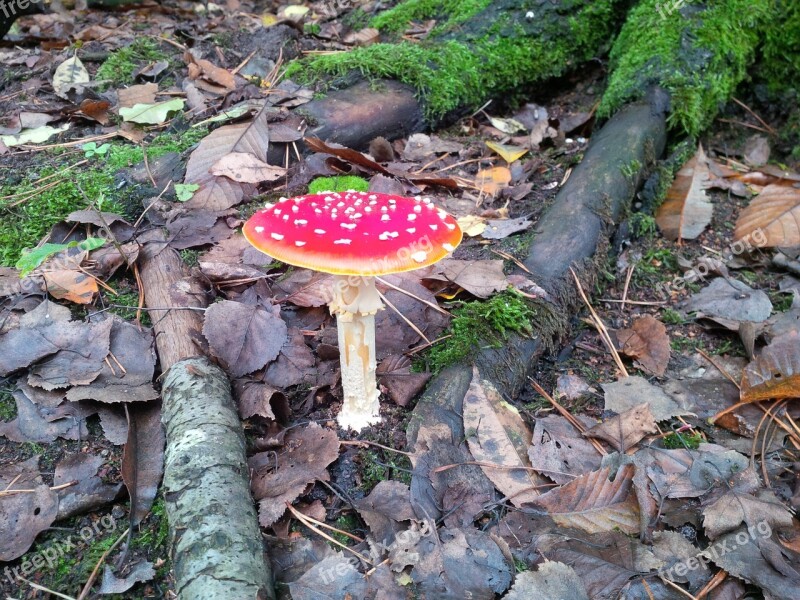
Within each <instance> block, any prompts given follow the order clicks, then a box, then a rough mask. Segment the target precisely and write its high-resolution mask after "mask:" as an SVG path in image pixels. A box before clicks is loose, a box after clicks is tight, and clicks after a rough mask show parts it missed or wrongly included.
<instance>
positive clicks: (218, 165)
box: [209, 152, 286, 183]
mask: <svg viewBox="0 0 800 600" xmlns="http://www.w3.org/2000/svg"><path fill="white" fill-rule="evenodd" d="M209 171H210V173H211V174H212V175H216V176H218V177H227V178H228V179H232V180H233V181H237V182H239V183H261V182H262V181H275V180H276V179H280V178H281V177H283V176H284V175H286V169H284V168H283V167H274V166H272V165H268V164H267V163H265V162H264V161H262V160H259V159H257V158H256V157H255V156H253V155H252V154H250V153H249V152H231V153H229V154H226V155H225V156H223V157H222V158H220V159H219V160H218V161H217V162H215V163H214V164H213V165H212V166H211V169H210V170H209Z"/></svg>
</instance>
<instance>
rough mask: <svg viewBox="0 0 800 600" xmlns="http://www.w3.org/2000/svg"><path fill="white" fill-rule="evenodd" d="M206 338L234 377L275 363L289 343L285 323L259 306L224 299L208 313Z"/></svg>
mask: <svg viewBox="0 0 800 600" xmlns="http://www.w3.org/2000/svg"><path fill="white" fill-rule="evenodd" d="M203 335H204V336H205V338H206V339H207V340H208V343H209V346H210V347H211V353H212V354H213V355H214V356H215V357H216V358H218V359H220V360H221V361H222V362H223V363H224V364H225V367H226V369H227V370H228V372H229V373H230V374H231V375H233V376H234V377H241V376H242V375H246V374H247V373H252V372H253V371H256V370H258V369H260V368H261V367H263V366H264V365H265V364H267V363H268V362H271V361H273V360H275V359H276V358H277V357H278V354H279V353H280V350H281V348H282V347H283V345H284V343H285V342H286V336H287V328H286V323H284V322H283V320H282V319H281V318H280V317H279V316H276V315H274V314H272V313H271V312H269V311H267V310H265V309H263V308H261V307H260V306H252V305H251V306H248V305H246V304H241V303H239V302H231V301H230V300H223V301H222V302H217V303H216V304H212V305H211V306H210V307H208V309H207V310H206V314H205V323H204V325H203Z"/></svg>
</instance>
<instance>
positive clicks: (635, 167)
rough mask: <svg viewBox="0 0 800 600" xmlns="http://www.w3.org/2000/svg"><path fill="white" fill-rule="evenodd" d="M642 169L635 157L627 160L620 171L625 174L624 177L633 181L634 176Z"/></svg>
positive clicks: (634, 179)
mask: <svg viewBox="0 0 800 600" xmlns="http://www.w3.org/2000/svg"><path fill="white" fill-rule="evenodd" d="M641 170H642V163H640V162H639V161H638V160H636V159H635V158H634V159H633V160H632V161H631V162H629V163H628V164H627V165H622V167H621V168H620V171H622V174H623V175H624V176H625V179H627V180H628V181H631V182H635V181H636V178H637V177H638V176H639V171H641Z"/></svg>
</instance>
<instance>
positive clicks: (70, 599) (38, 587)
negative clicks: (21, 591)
mask: <svg viewBox="0 0 800 600" xmlns="http://www.w3.org/2000/svg"><path fill="white" fill-rule="evenodd" d="M17 578H18V579H19V580H20V581H24V582H25V583H27V584H28V585H29V586H31V587H32V588H33V589H35V590H39V591H40V592H47V593H48V594H53V595H54V596H58V597H59V598H64V600H76V599H75V598H73V597H72V596H67V595H66V594H61V593H59V592H56V591H55V590H51V589H50V588H46V587H44V586H43V585H39V584H38V583H34V582H32V581H28V580H27V579H25V578H24V577H20V576H19V575H17Z"/></svg>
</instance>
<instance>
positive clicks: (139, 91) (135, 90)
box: [117, 83, 158, 108]
mask: <svg viewBox="0 0 800 600" xmlns="http://www.w3.org/2000/svg"><path fill="white" fill-rule="evenodd" d="M157 92H158V84H156V83H143V84H141V85H132V86H130V87H127V88H120V89H119V90H117V96H118V98H119V107H120V108H132V107H134V106H136V105H137V104H155V101H156V93H157Z"/></svg>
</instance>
